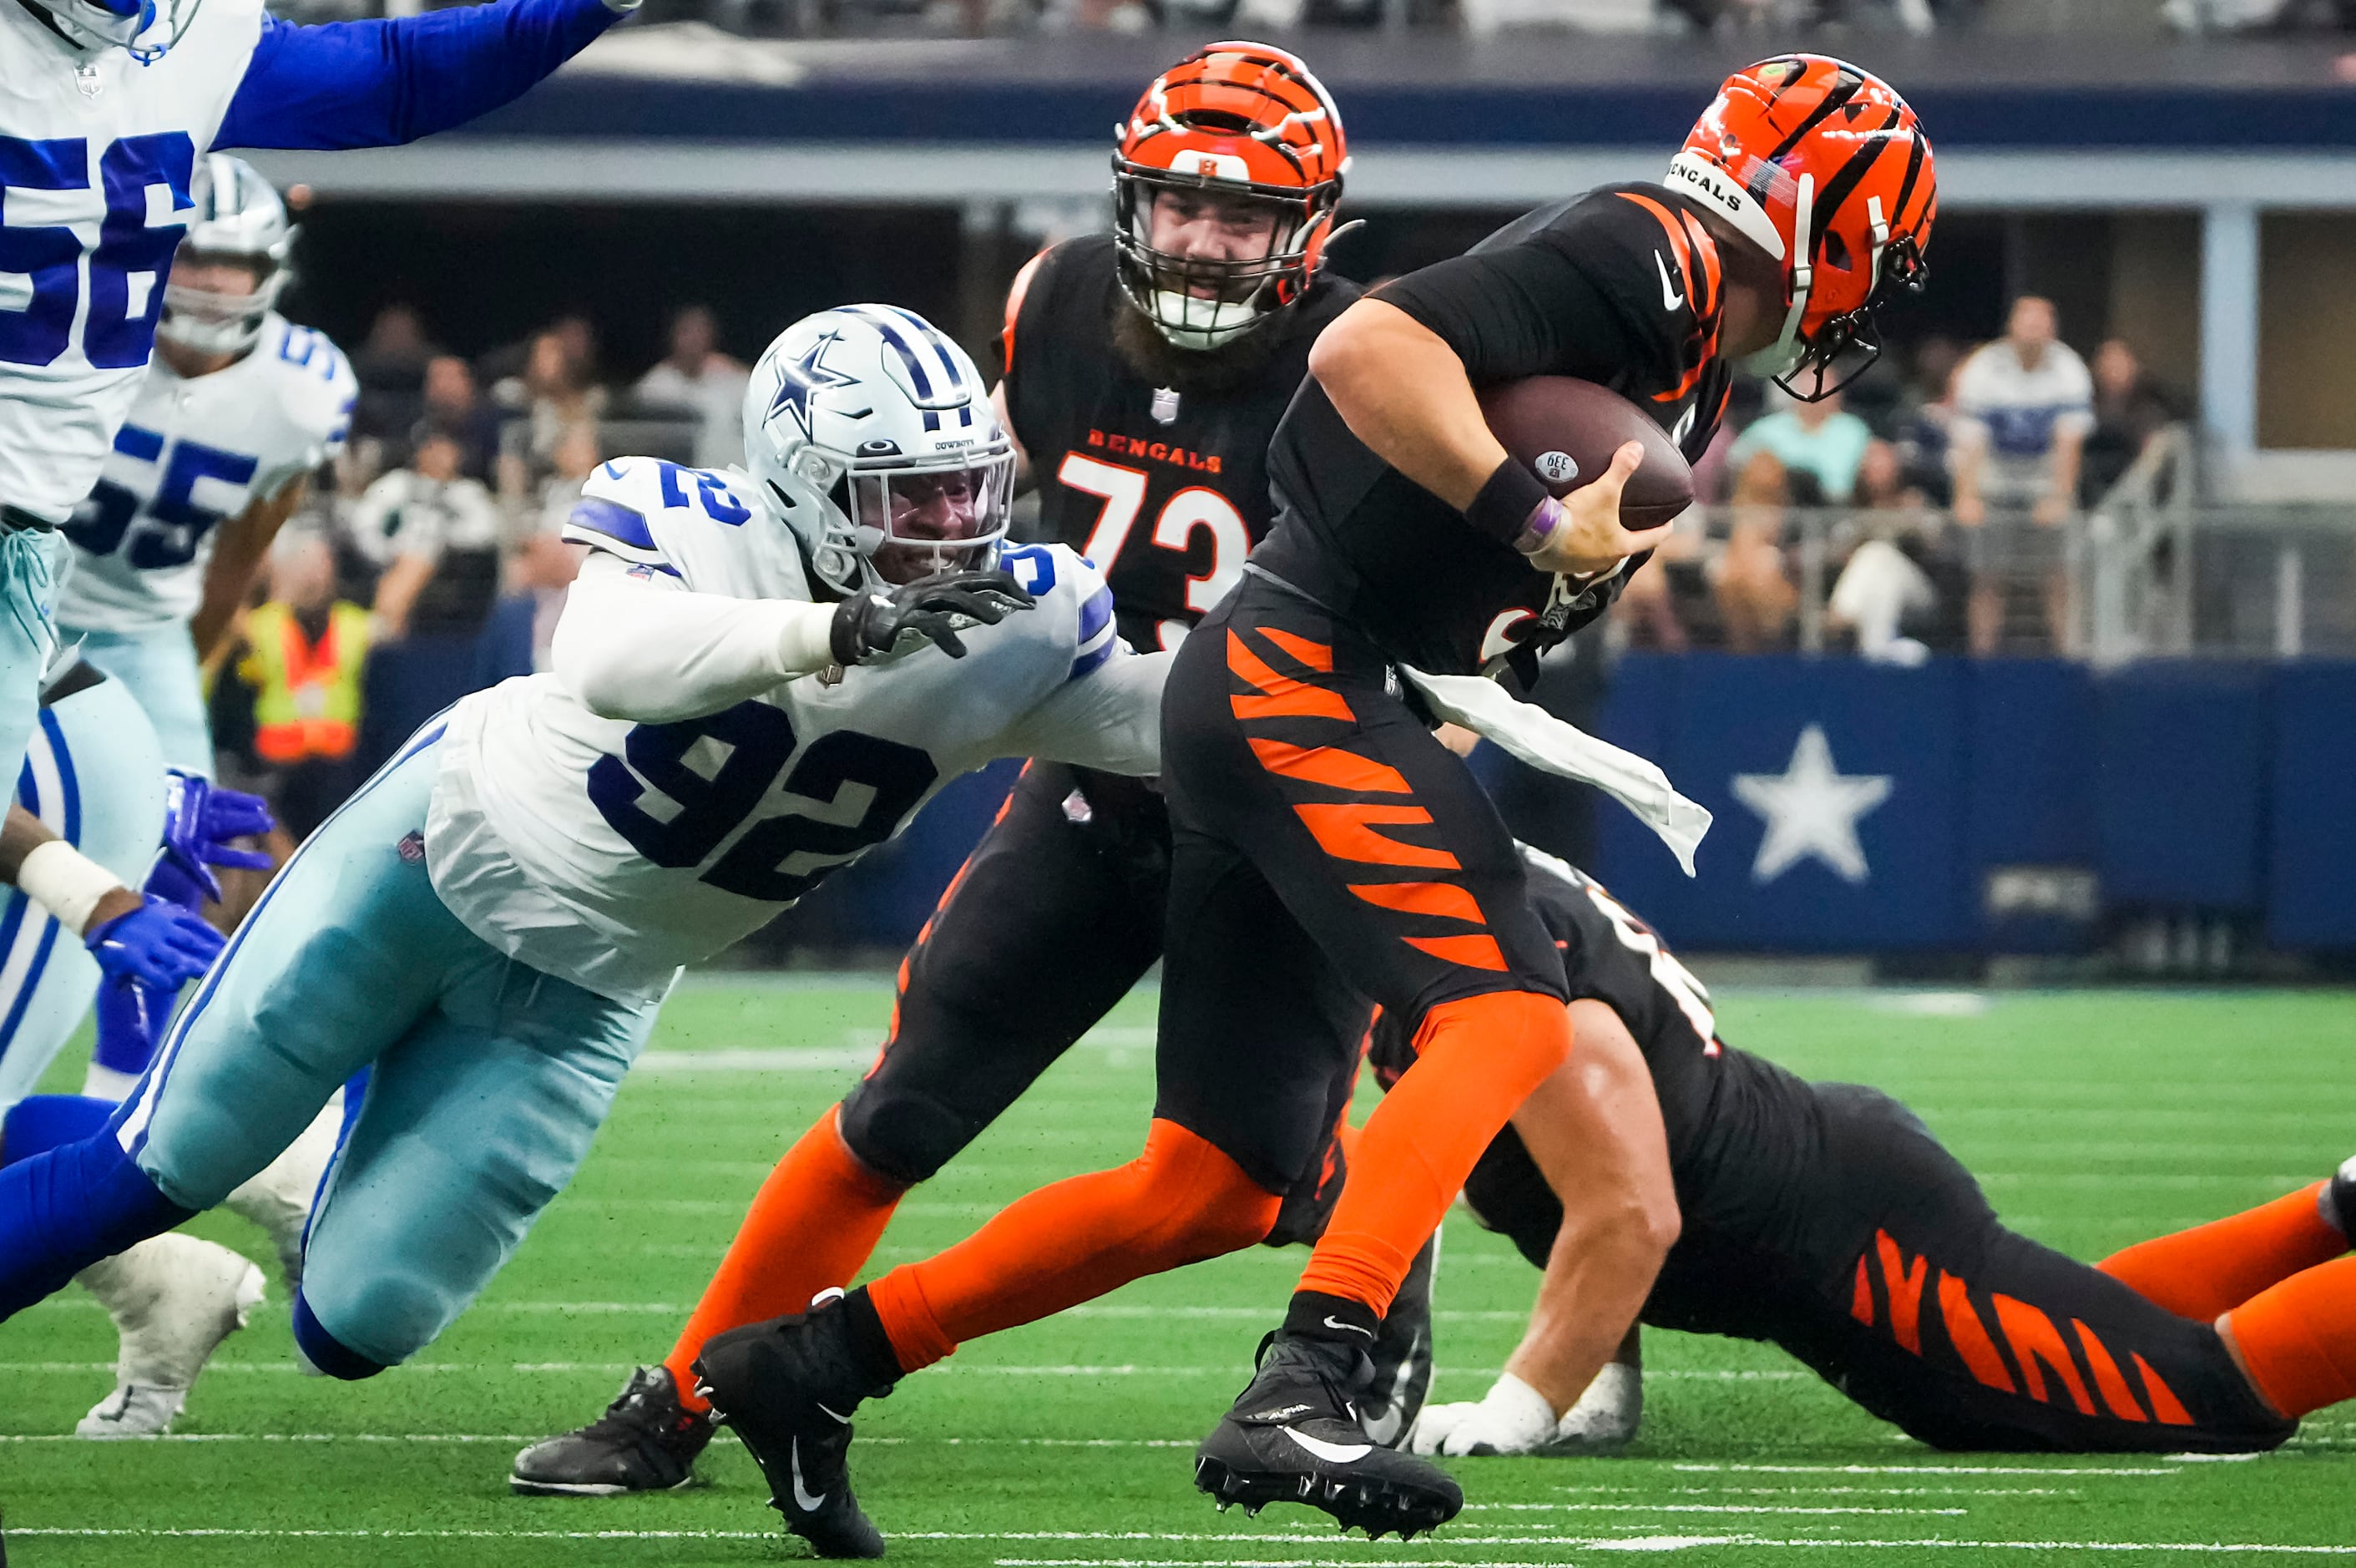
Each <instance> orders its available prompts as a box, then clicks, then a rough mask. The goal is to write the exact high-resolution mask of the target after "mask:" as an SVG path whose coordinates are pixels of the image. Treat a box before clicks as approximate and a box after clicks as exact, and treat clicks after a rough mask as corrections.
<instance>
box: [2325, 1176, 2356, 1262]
mask: <svg viewBox="0 0 2356 1568" xmlns="http://www.w3.org/2000/svg"><path fill="white" fill-rule="evenodd" d="M2323 1192H2324V1208H2325V1213H2324V1216H2323V1218H2324V1219H2327V1220H2329V1222H2330V1223H2331V1224H2332V1225H2333V1226H2334V1227H2336V1228H2337V1229H2338V1230H2339V1231H2340V1234H2341V1235H2342V1236H2345V1237H2347V1238H2348V1239H2349V1240H2351V1241H2356V1155H2350V1156H2349V1157H2348V1158H2347V1159H2345V1160H2343V1161H2341V1162H2340V1168H2339V1169H2338V1170H2336V1171H2334V1172H2332V1173H2331V1179H2330V1181H2329V1182H2328V1183H2326V1184H2325V1186H2324V1189H2323Z"/></svg>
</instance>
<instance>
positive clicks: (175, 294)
mask: <svg viewBox="0 0 2356 1568" xmlns="http://www.w3.org/2000/svg"><path fill="white" fill-rule="evenodd" d="M188 194H189V196H190V197H191V198H192V199H194V201H195V203H196V211H195V212H193V213H191V214H190V215H189V218H188V232H187V238H185V239H183V240H182V241H181V242H180V249H179V253H178V255H177V258H176V265H175V267H174V275H173V278H172V279H171V280H170V281H168V282H166V284H165V285H164V315H163V318H162V319H161V320H159V321H158V322H156V324H155V335H156V336H157V337H159V338H166V339H167V340H169V341H171V342H173V343H177V344H178V345H179V346H180V347H181V348H183V349H194V350H196V351H197V352H198V353H200V354H242V353H244V352H246V351H247V350H248V349H252V347H253V346H254V344H255V343H257V342H259V341H261V338H262V318H263V317H266V316H268V315H269V314H270V312H271V310H272V308H273V306H276V305H277V303H278V296H279V295H282V294H284V292H285V291H286V285H288V284H290V283H292V282H294V281H295V274H294V273H293V272H292V271H291V270H290V269H289V268H288V266H287V264H286V258H287V257H288V256H289V255H290V254H292V253H293V252H294V249H295V227H294V225H293V224H291V223H289V222H287V221H286V206H285V203H284V202H282V201H280V200H279V199H278V192H276V191H275V190H273V189H272V188H271V187H270V182H269V181H268V180H266V179H264V178H262V176H261V175H260V174H259V173H257V172H256V171H255V169H254V167H253V166H252V164H249V163H247V162H246V161H245V160H244V159H242V158H233V157H231V156H229V155H228V154H227V153H208V154H206V155H205V156H204V157H203V159H202V160H200V161H199V162H198V165H197V169H196V177H195V178H194V179H192V180H190V181H189V182H188ZM199 261H201V262H238V263H244V264H245V265H247V266H248V267H250V268H252V272H253V274H254V277H253V291H252V293H251V294H219V293H215V292H213V291H211V290H209V289H198V288H191V287H189V286H187V285H185V284H182V283H180V282H179V281H178V271H179V268H181V267H185V266H187V264H188V263H190V262H199Z"/></svg>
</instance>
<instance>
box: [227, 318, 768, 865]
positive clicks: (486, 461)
mask: <svg viewBox="0 0 2356 1568" xmlns="http://www.w3.org/2000/svg"><path fill="white" fill-rule="evenodd" d="M718 341H719V329H718V326H717V323H716V322H715V321H714V320H713V318H712V313H711V312H710V311H708V310H706V309H704V308H702V307H701V306H690V307H688V308H687V309H684V310H682V311H680V313H679V314H678V316H677V317H676V318H675V319H674V320H673V321H672V323H671V330H670V338H669V353H668V354H667V355H666V356H665V358H664V359H663V360H661V361H660V362H659V363H658V364H656V365H655V366H654V367H653V368H652V369H651V370H649V371H646V372H645V373H644V374H642V375H640V376H638V377H637V378H636V379H635V380H633V381H626V382H620V383H616V382H615V381H611V380H610V379H609V378H608V376H607V374H606V373H605V369H604V367H603V366H602V365H601V363H600V360H599V358H598V349H597V335H596V331H595V328H594V327H593V326H592V325H591V324H590V323H589V322H588V321H586V320H584V319H583V318H581V317H564V318H562V319H560V320H558V321H555V322H553V323H552V324H550V325H549V326H548V327H547V328H544V329H542V330H541V331H539V332H536V333H534V334H532V335H531V336H530V338H526V339H525V340H523V341H521V342H519V343H514V344H510V345H507V346H505V347H502V348H499V349H494V350H492V351H491V352H489V353H487V354H484V355H481V356H479V357H478V358H476V359H473V360H468V359H467V358H466V357H464V356H462V355H459V354H455V353H451V352H448V351H447V350H445V349H443V348H442V347H441V346H440V345H438V344H436V343H435V342H434V339H433V338H432V336H431V333H430V331H429V329H428V328H427V326H426V324H425V322H424V321H423V318H422V317H420V316H419V314H418V312H417V311H416V310H415V309H413V308H412V307H411V306H406V305H394V306H388V307H386V308H385V309H384V310H383V311H382V312H380V314H379V316H378V317H377V318H376V321H375V323H374V325H373V327H372V328H371V329H370V330H369V335H368V338H367V339H366V340H365V341H364V342H361V343H359V344H357V345H353V346H352V365H353V369H354V371H355V372H356V373H357V374H358V376H359V382H360V394H359V402H358V403H357V404H356V405H355V406H354V408H353V411H352V436H351V441H350V443H349V445H348V446H347V447H346V449H345V452H344V454H343V456H341V457H340V458H339V459H337V462H336V464H335V465H334V471H333V473H332V474H331V475H323V476H322V482H321V483H320V484H318V485H316V486H315V488H314V491H313V499H311V501H310V502H309V503H308V505H307V506H306V508H305V510H304V512H303V513H302V514H300V515H299V516H298V517H297V518H295V520H294V521H292V522H290V523H289V524H288V526H287V528H286V530H285V531H284V533H282V535H281V536H280V538H279V541H278V542H277V544H276V546H275V547H274V548H273V552H272V554H271V558H270V563H269V570H268V572H267V573H266V575H265V579H264V581H263V583H262V585H260V586H259V588H258V589H257V592H256V595H255V599H256V602H255V603H254V604H253V605H252V606H251V607H249V608H248V610H247V612H246V616H245V621H244V626H243V635H242V637H241V639H239V640H238V642H237V644H236V646H235V647H234V649H233V650H231V652H230V655H229V656H228V657H226V658H225V659H224V660H222V663H221V667H220V669H219V670H218V671H216V672H215V676H214V685H213V720H214V734H215V737H216V741H217V744H218V746H219V747H220V751H221V752H222V754H223V761H224V764H225V768H226V770H227V771H228V772H229V773H230V774H232V775H234V776H236V777H238V778H241V779H244V780H246V781H248V782H250V783H252V784H257V785H260V786H262V787H263V788H264V789H265V792H266V793H268V794H269V795H270V797H271V798H272V800H273V802H275V803H276V805H277V807H278V811H279V814H280V816H281V817H282V818H284V819H285V820H286V821H287V823H288V826H289V827H290V829H291V830H292V831H293V832H294V833H295V837H296V838H298V839H299V838H300V837H302V836H303V834H304V833H305V832H308V830H309V828H310V827H311V826H312V825H315V824H316V822H318V821H320V820H322V819H323V818H324V817H325V816H326V814H327V811H332V810H333V809H334V808H335V806H336V805H337V803H339V802H340V801H341V800H343V798H344V796H345V795H346V794H347V793H348V791H349V789H351V787H352V786H353V785H354V784H356V783H357V782H358V780H359V779H363V778H366V777H367V776H368V774H369V772H370V771H371V770H373V768H375V767H376V766H377V764H378V763H380V762H381V761H382V760H383V759H384V758H385V757H388V756H390V755H391V751H392V749H393V748H394V747H395V746H399V745H400V743H401V741H402V738H403V737H405V736H407V735H408V734H409V733H410V732H411V730H412V729H413V728H414V727H415V726H416V725H419V724H421V723H423V721H424V720H425V719H427V718H429V717H430V716H432V715H433V714H434V713H436V712H438V711H440V710H441V709H442V708H443V707H444V706H446V705H447V704H449V703H452V702H455V700H456V699H457V698H459V697H461V696H463V695H465V694H466V693H468V692H472V691H477V690H479V689H481V688H483V687H485V686H487V685H490V684H492V683H494V682H498V681H500V680H503V679H505V678H506V677H508V676H510V675H521V674H529V673H531V672H532V671H536V670H539V669H541V668H544V667H545V665H546V663H547V659H548V647H549V640H550V638H551V636H552V633H553V631H554V628H555V623H556V616H557V614H558V612H559V611H560V610H561V609H562V607H563V602H564V594H565V590H566V588H567V586H568V585H570V584H571V583H572V581H573V574H574V572H575V571H576V570H577V569H578V567H579V564H580V556H581V554H582V551H581V549H580V547H579V546H576V545H572V544H567V543H565V542H563V540H562V537H561V531H562V527H563V523H564V520H565V517H566V515H567V514H568V513H569V512H570V511H571V510H573V503H574V502H575V501H577V500H578V499H580V496H581V488H582V486H583V484H584V483H585V482H586V481H587V479H588V478H589V477H590V474H591V472H592V471H593V470H594V468H595V467H596V466H597V465H598V464H599V463H600V462H602V461H604V460H605V458H607V457H611V456H623V455H637V454H643V455H647V456H658V457H668V458H670V459H673V460H675V461H678V462H680V463H686V464H691V465H693V466H695V467H726V466H728V465H730V464H733V463H735V462H738V461H739V460H741V458H742V457H743V455H744V454H743V450H742V437H741V435H739V432H738V421H739V404H740V403H741V402H742V400H743V396H744V381H745V376H746V371H745V367H744V365H743V364H741V363H739V362H738V361H736V360H733V359H730V358H729V357H728V356H727V355H725V354H723V353H722V352H721V351H720V349H719V348H718Z"/></svg>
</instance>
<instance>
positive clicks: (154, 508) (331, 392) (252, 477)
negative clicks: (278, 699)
mask: <svg viewBox="0 0 2356 1568" xmlns="http://www.w3.org/2000/svg"><path fill="white" fill-rule="evenodd" d="M358 393H359V383H358V382H357V381H355V380H354V378H353V375H352V370H351V366H350V364H349V362H348V361H347V360H345V358H344V356H343V353H342V351H341V350H340V349H337V347H336V346H335V344H334V343H332V342H330V341H329V340H328V339H327V337H326V335H325V334H323V333H320V332H317V331H315V330H314V329H312V328H308V327H297V326H295V324H294V323H292V322H289V321H287V320H285V319H284V317H279V316H276V315H272V316H270V317H267V318H265V319H264V321H263V323H262V336H261V338H260V340H259V341H258V342H257V343H256V344H255V345H254V347H253V349H252V352H250V353H248V354H247V355H245V357H244V358H242V359H241V360H238V361H237V362H236V363H235V364H232V365H229V366H227V367H225V368H223V369H221V370H219V371H213V372H212V373H211V374H209V375H204V376H198V377H194V378H192V379H187V378H183V377H181V376H179V375H178V374H177V373H176V372H175V371H173V370H172V368H171V366H170V365H169V364H167V363H166V362H165V361H164V360H162V359H160V358H159V359H157V360H155V361H154V362H153V363H151V364H150V365H149V366H148V367H147V369H146V370H145V372H144V373H143V376H142V379H141V382H140V386H139V392H138V397H137V399H136V401H135V402H134V403H133V404H132V407H131V412H130V413H129V414H128V416H127V417H125V419H124V420H123V425H122V428H120V429H119V430H117V431H116V432H115V433H114V436H113V443H112V446H113V449H112V452H111V453H110V454H109V455H108V456H107V459H106V466H105V468H104V470H103V472H102V475H101V477H100V478H99V480H98V482H97V483H96V484H95V485H93V486H92V487H91V490H90V493H89V495H88V496H87V497H86V498H84V499H83V500H82V503H81V504H80V506H79V507H77V508H76V509H75V510H74V514H73V516H72V518H71V519H70V521H68V522H67V524H66V537H67V538H68V540H69V541H70V542H71V543H72V545H73V547H74V570H73V572H72V573H71V574H70V575H69V576H68V578H67V580H66V585H65V587H64V590H63V591H62V593H61V594H60V595H59V603H58V619H59V623H60V624H62V625H63V626H65V627H67V628H69V629H70V630H75V631H132V630H137V629H139V628H145V627H153V626H157V625H161V624H164V623H167V622H170V621H175V620H186V619H187V618H188V617H190V616H191V615H193V614H195V613H196V609H197V606H198V602H199V601H200V600H201V599H202V597H203V594H204V577H205V569H206V567H207V565H208V564H209V562H210V561H211V559H212V552H213V546H214V543H215V542H216V539H217V537H218V533H219V531H220V528H221V527H222V525H224V524H225V523H227V522H229V521H231V520H233V519H235V518H237V517H239V516H241V515H242V514H243V513H244V512H245V511H246V510H248V509H249V508H250V507H252V506H253V505H254V504H255V503H256V502H260V501H265V500H268V499H272V498H273V497H275V496H277V495H279V494H280V493H281V492H283V491H284V489H285V488H286V486H287V485H288V484H290V483H292V482H294V481H295V480H296V479H299V478H302V477H303V476H304V475H306V474H308V473H310V472H311V471H312V470H313V469H315V468H316V467H318V466H319V465H320V464H321V463H323V462H325V461H326V460H327V458H328V457H330V456H333V455H334V454H335V453H337V452H338V451H340V450H342V448H343V445H344V441H345V438H346V436H347V435H348V433H349V431H350V427H351V409H352V400H353V399H354V397H355V396H357V395H358Z"/></svg>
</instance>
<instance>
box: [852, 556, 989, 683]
mask: <svg viewBox="0 0 2356 1568" xmlns="http://www.w3.org/2000/svg"><path fill="white" fill-rule="evenodd" d="M1035 602H1036V601H1035V600H1033V598H1032V597H1031V596H1030V595H1029V594H1027V593H1025V592H1023V586H1022V585H1021V584H1019V583H1017V582H1016V581H1015V580H1014V578H1013V575H1012V574H1011V573H1007V572H957V571H951V572H936V573H934V574H933V575H931V576H929V577H919V578H917V579H916V581H915V582H913V583H905V584H902V585H899V586H897V587H894V588H890V589H888V590H886V589H881V588H870V589H868V590H866V591H865V592H862V593H858V594H853V595H852V596H851V597H849V598H847V599H845V600H843V601H842V603H841V604H840V605H837V606H836V607H835V610H834V625H833V627H832V628H830V633H829V645H830V647H831V648H832V650H833V652H834V661H835V662H836V663H837V664H840V665H842V666H844V667H845V668H846V669H847V668H849V667H850V666H851V665H853V664H872V663H874V662H875V661H876V660H880V659H883V658H884V657H886V656H888V655H889V654H890V653H891V652H892V650H894V648H895V647H896V646H897V645H898V644H899V641H900V639H901V638H902V637H903V636H905V634H907V633H909V632H912V631H913V632H916V633H917V634H918V635H920V636H923V637H926V638H929V639H932V640H933V641H934V642H936V643H937V644H939V645H940V650H941V651H942V652H943V653H946V654H948V656H949V657H950V658H951V659H963V658H964V657H965V644H964V643H963V642H961V641H959V640H958V634H957V625H956V619H955V618H957V617H959V616H962V617H964V618H966V620H967V621H968V622H969V623H972V622H977V621H978V622H980V624H982V625H983V626H996V625H997V624H998V623H999V622H1000V621H1001V620H1004V619H1005V618H1007V616H1008V615H1010V614H1012V612H1013V611H1015V610H1027V609H1029V608H1030V607H1032V605H1033V604H1034V603H1035Z"/></svg>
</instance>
